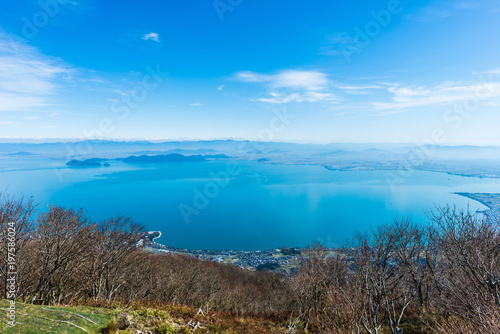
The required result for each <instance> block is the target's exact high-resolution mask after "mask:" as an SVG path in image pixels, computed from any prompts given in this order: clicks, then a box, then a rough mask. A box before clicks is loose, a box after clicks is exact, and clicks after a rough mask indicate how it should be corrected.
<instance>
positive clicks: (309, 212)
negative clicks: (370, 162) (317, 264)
mask: <svg viewBox="0 0 500 334" xmlns="http://www.w3.org/2000/svg"><path fill="white" fill-rule="evenodd" d="M64 162H65V161H64ZM64 162H63V161H61V160H52V159H48V158H41V157H38V156H22V157H7V156H3V157H0V191H1V192H3V193H4V194H8V195H16V196H20V195H25V196H29V195H33V197H34V199H35V200H36V201H37V202H40V203H42V205H41V208H42V209H45V208H46V204H47V203H51V204H57V205H65V206H70V207H77V208H80V207H83V208H85V209H86V210H87V211H88V215H89V216H90V217H92V218H94V219H102V218H105V217H110V216H116V215H126V216H130V217H133V218H134V219H135V220H136V221H137V222H140V223H142V224H144V225H146V226H147V228H148V229H149V230H151V231H154V230H159V231H161V232H162V233H163V235H162V237H161V238H160V239H159V240H157V241H159V242H161V243H164V244H166V245H169V246H174V247H181V248H192V249H235V250H257V249H272V248H277V247H281V246H306V245H308V244H311V243H313V242H314V241H320V242H323V243H324V244H325V245H327V246H329V247H334V246H336V245H340V244H342V242H343V241H344V240H346V239H348V238H350V237H351V236H352V235H353V233H354V232H355V231H367V230H368V229H369V228H370V226H376V225H378V224H382V223H384V222H388V221H391V220H393V219H394V218H397V217H407V216H412V217H414V219H415V220H416V221H424V220H425V219H426V216H425V212H426V210H429V209H432V208H433V207H434V206H436V205H438V206H441V205H446V204H454V205H457V206H458V207H460V208H465V207H467V206H469V207H470V209H471V210H474V211H476V210H484V209H485V207H484V206H483V205H481V204H479V203H477V202H475V201H472V200H470V199H467V198H464V197H461V196H459V195H455V194H453V193H454V192H493V193H496V192H500V179H480V178H473V177H461V176H454V175H448V174H444V173H434V172H422V171H418V172H417V171H416V172H414V173H413V174H412V175H411V176H410V177H406V178H402V179H400V180H399V181H400V182H399V183H397V184H396V185H395V186H392V187H391V186H389V184H388V182H387V181H386V178H387V175H388V173H391V172H388V171H363V172H361V171H360V172H355V171H330V170H327V169H325V168H323V167H321V166H313V165H271V164H263V163H259V162H253V161H223V160H218V161H208V162H199V163H164V164H142V165H141V164H139V165H138V164H136V165H132V164H125V163H123V162H119V161H112V162H111V167H107V168H104V167H102V168H87V169H74V168H73V169H72V168H67V167H66V166H65V164H64Z"/></svg>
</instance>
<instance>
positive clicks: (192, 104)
mask: <svg viewBox="0 0 500 334" xmlns="http://www.w3.org/2000/svg"><path fill="white" fill-rule="evenodd" d="M202 105H203V104H202V103H191V104H190V106H191V107H201V106H202Z"/></svg>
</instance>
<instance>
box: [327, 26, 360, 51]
mask: <svg viewBox="0 0 500 334" xmlns="http://www.w3.org/2000/svg"><path fill="white" fill-rule="evenodd" d="M322 44H323V45H322V46H321V47H320V48H319V54H320V55H323V56H346V54H348V53H352V52H353V51H355V50H357V49H358V48H359V45H358V44H359V42H356V41H355V40H354V38H353V37H352V36H350V35H349V34H348V33H347V32H340V33H335V34H333V35H331V36H327V37H326V38H325V40H324V41H323V43H322Z"/></svg>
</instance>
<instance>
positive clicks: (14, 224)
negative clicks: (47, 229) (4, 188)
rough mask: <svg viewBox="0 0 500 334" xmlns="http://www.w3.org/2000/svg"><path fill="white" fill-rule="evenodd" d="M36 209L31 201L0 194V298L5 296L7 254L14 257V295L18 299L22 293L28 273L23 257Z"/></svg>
mask: <svg viewBox="0 0 500 334" xmlns="http://www.w3.org/2000/svg"><path fill="white" fill-rule="evenodd" d="M35 209H36V205H35V204H34V203H33V199H32V198H29V199H24V198H21V199H19V200H15V199H13V198H7V197H3V196H2V194H1V193H0V261H1V264H0V279H1V281H0V284H1V296H0V298H6V296H7V290H6V289H7V282H6V279H7V278H8V277H7V273H8V272H13V270H9V267H8V265H9V259H8V253H9V250H10V251H11V252H10V253H11V255H14V257H15V270H14V271H15V272H17V277H16V283H17V291H16V295H17V296H18V297H19V296H20V294H22V293H23V290H22V289H23V287H24V286H25V285H26V278H27V277H26V276H27V275H25V272H27V271H28V269H27V263H28V261H29V258H27V257H25V256H20V255H23V253H24V251H25V248H26V247H27V245H28V243H29V242H30V238H31V235H32V233H33V219H32V215H33V213H34V211H35Z"/></svg>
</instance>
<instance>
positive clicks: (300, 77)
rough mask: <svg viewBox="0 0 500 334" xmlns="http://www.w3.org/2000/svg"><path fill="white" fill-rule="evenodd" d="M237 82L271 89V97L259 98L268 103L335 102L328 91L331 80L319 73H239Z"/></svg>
mask: <svg viewBox="0 0 500 334" xmlns="http://www.w3.org/2000/svg"><path fill="white" fill-rule="evenodd" d="M235 78H236V80H239V81H243V82H255V83H261V84H263V85H265V86H266V87H267V88H268V89H269V96H268V97H264V98H258V99H257V100H258V101H261V102H266V103H288V102H320V101H335V100H336V98H335V95H334V94H333V93H331V92H330V91H328V87H329V86H330V84H331V83H330V80H328V77H327V76H326V74H324V73H322V72H319V71H299V70H284V71H280V72H278V73H275V74H260V73H255V72H250V71H246V72H238V73H236V74H235Z"/></svg>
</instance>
